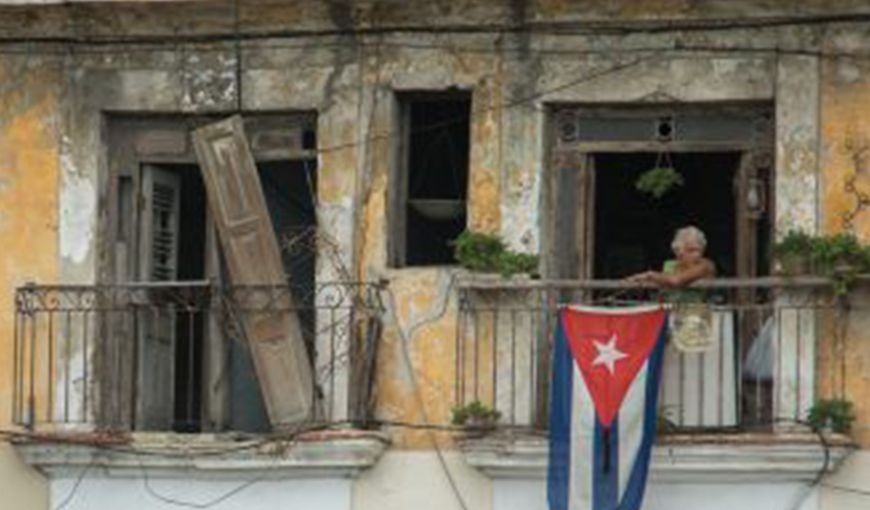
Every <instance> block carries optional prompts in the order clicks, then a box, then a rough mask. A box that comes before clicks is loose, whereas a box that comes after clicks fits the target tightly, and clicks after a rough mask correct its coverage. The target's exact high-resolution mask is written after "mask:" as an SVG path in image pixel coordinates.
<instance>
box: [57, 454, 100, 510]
mask: <svg viewBox="0 0 870 510" xmlns="http://www.w3.org/2000/svg"><path fill="white" fill-rule="evenodd" d="M94 465H95V463H94V461H93V460H92V461H91V462H90V463H88V465H87V466H85V467H84V468H82V471H81V473H79V476H78V477H77V478H76V481H75V483H74V484H73V486H72V488H71V489H70V491H69V493H67V495H66V496H65V497H64V498H63V500H62V501H61V502H60V503H58V504H57V506H55V507H54V510H63V509H64V508H66V506H67V505H69V504H70V503H72V501H73V499H75V495H76V493H77V492H78V490H79V487H80V486H81V484H82V482H83V481H84V479H85V475H87V474H88V471H90V470H91V468H92V467H94Z"/></svg>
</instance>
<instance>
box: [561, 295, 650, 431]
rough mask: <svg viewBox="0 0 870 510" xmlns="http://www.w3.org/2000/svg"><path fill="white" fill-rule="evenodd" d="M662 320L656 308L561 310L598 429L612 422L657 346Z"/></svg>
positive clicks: (608, 425)
mask: <svg viewBox="0 0 870 510" xmlns="http://www.w3.org/2000/svg"><path fill="white" fill-rule="evenodd" d="M664 320H665V311H664V310H663V309H662V308H660V307H656V308H649V307H647V308H644V309H642V310H640V311H638V310H632V309H623V310H620V309H595V308H588V309H587V308H566V309H565V310H563V311H562V327H563V328H564V331H565V335H566V338H567V339H568V345H569V347H570V349H571V354H572V355H573V357H574V361H575V362H576V363H577V367H578V368H579V369H580V373H581V374H583V380H584V381H585V382H586V387H587V389H588V390H589V394H590V396H591V397H592V401H593V402H594V404H595V411H596V414H597V415H598V420H599V422H600V423H601V425H602V426H604V427H610V425H611V424H612V423H613V419H614V418H615V417H616V413H617V412H618V411H619V407H620V406H621V405H622V401H623V399H624V398H625V394H626V392H627V391H628V387H629V386H630V385H631V382H632V381H633V380H634V378H635V376H637V373H638V372H639V371H640V368H641V367H642V366H643V364H644V363H645V362H646V360H647V358H649V356H650V353H651V352H652V350H653V347H655V344H656V340H658V337H659V334H660V332H661V329H662V325H663V324H664Z"/></svg>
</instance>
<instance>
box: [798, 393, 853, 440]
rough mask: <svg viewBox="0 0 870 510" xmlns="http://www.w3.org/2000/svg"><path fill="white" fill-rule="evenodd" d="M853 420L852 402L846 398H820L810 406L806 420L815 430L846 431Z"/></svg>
mask: <svg viewBox="0 0 870 510" xmlns="http://www.w3.org/2000/svg"><path fill="white" fill-rule="evenodd" d="M854 420H855V414H854V411H853V406H852V402H850V401H848V400H846V399H839V398H833V399H820V400H818V401H816V402H815V403H814V404H813V406H812V407H811V408H810V411H809V414H808V415H807V422H808V423H809V424H810V426H812V427H813V429H815V430H826V431H827V430H829V431H832V432H837V433H843V434H844V433H847V432H849V429H850V428H851V427H852V422H853V421H854Z"/></svg>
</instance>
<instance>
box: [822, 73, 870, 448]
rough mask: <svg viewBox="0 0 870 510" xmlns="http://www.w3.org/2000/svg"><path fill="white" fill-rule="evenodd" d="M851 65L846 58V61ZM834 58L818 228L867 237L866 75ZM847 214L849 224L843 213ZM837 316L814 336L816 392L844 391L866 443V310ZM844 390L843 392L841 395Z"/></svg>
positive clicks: (826, 93) (826, 101)
mask: <svg viewBox="0 0 870 510" xmlns="http://www.w3.org/2000/svg"><path fill="white" fill-rule="evenodd" d="M847 64H848V65H852V64H851V63H847ZM841 65H843V64H842V63H841V62H839V61H829V62H826V63H825V65H824V67H823V70H824V80H825V81H824V83H823V89H822V111H821V115H822V118H821V134H822V145H823V147H822V165H821V168H822V171H823V175H822V183H823V220H824V223H823V228H824V230H825V231H826V232H840V231H843V230H846V229H847V228H850V229H851V231H852V232H854V233H855V234H856V235H857V236H858V237H859V238H861V239H862V240H863V241H864V242H870V209H867V208H861V207H859V194H864V195H865V196H867V195H868V194H870V79H866V78H863V76H864V75H865V74H864V73H860V74H859V75H858V76H859V77H861V79H856V80H849V81H844V80H842V79H841V73H840V71H841V69H840V66H841ZM850 216H851V217H852V221H851V225H849V224H848V221H846V220H847V218H848V217H850ZM853 298H854V299H855V302H853V306H854V307H855V308H856V309H863V310H866V309H867V307H870V296H867V295H866V293H864V292H860V293H858V295H857V296H854V297H853ZM842 320H843V319H840V320H839V321H838V319H837V318H836V317H834V316H833V314H831V315H829V316H828V317H827V318H826V320H825V324H824V327H823V328H822V329H821V337H820V339H819V340H820V341H819V346H820V352H819V370H818V373H819V391H820V394H821V396H823V397H840V396H845V397H847V398H848V399H849V400H851V401H852V402H853V403H854V404H855V413H856V418H857V419H856V422H855V424H854V426H853V436H854V437H855V439H856V440H857V441H858V442H859V444H861V445H862V446H864V447H868V446H870V379H868V377H867V375H866V374H867V373H868V372H867V370H868V368H870V362H868V360H870V338H868V335H870V322H868V321H870V319H868V318H867V314H866V312H861V313H858V312H853V313H851V314H849V316H848V326H849V327H848V329H847V330H846V331H845V335H844V334H843V332H842V331H839V330H841V329H842ZM844 393H845V394H844Z"/></svg>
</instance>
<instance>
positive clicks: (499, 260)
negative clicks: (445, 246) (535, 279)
mask: <svg viewBox="0 0 870 510" xmlns="http://www.w3.org/2000/svg"><path fill="white" fill-rule="evenodd" d="M452 245H453V256H454V257H455V258H456V261H457V262H459V264H460V265H461V266H462V267H466V268H468V269H470V270H472V271H479V272H486V273H501V274H502V275H503V276H511V275H513V274H517V273H534V272H536V271H537V269H538V263H539V258H538V256H537V255H531V254H528V253H519V252H515V251H513V250H509V249H507V247H506V246H505V244H504V242H503V241H502V240H501V238H500V237H498V236H496V235H492V234H484V233H481V232H472V231H470V230H466V231H465V232H463V233H462V234H460V235H459V237H457V238H456V239H455V240H454V241H453V242H452Z"/></svg>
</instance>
